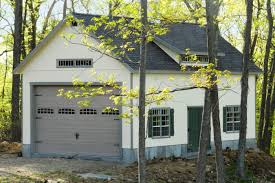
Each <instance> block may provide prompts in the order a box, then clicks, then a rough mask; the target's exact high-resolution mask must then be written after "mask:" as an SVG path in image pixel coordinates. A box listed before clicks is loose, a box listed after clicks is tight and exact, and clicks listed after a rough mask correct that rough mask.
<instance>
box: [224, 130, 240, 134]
mask: <svg viewBox="0 0 275 183" xmlns="http://www.w3.org/2000/svg"><path fill="white" fill-rule="evenodd" d="M224 133H227V134H231V133H240V131H229V132H224Z"/></svg>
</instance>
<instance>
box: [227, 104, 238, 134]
mask: <svg viewBox="0 0 275 183" xmlns="http://www.w3.org/2000/svg"><path fill="white" fill-rule="evenodd" d="M225 107H226V112H225V120H226V126H225V130H226V133H239V132H240V130H231V131H227V123H232V124H233V129H234V126H235V123H240V122H241V121H230V122H228V121H227V108H229V107H230V108H234V107H238V108H239V109H241V106H239V105H228V106H225ZM231 113H232V112H231ZM234 113H236V112H235V111H233V119H234ZM239 113H241V111H239Z"/></svg>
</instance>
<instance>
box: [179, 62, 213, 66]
mask: <svg viewBox="0 0 275 183" xmlns="http://www.w3.org/2000/svg"><path fill="white" fill-rule="evenodd" d="M208 64H209V63H208V62H186V61H181V62H180V65H186V66H207V65H208Z"/></svg>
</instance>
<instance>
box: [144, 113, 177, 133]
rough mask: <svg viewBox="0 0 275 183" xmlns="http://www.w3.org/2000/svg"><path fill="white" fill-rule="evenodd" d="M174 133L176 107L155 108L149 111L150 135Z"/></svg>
mask: <svg viewBox="0 0 275 183" xmlns="http://www.w3.org/2000/svg"><path fill="white" fill-rule="evenodd" d="M173 135H174V109H171V108H153V109H150V110H149V112H148V137H153V138H158V137H170V136H173Z"/></svg>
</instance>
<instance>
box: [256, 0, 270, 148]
mask: <svg viewBox="0 0 275 183" xmlns="http://www.w3.org/2000/svg"><path fill="white" fill-rule="evenodd" d="M267 17H268V24H269V30H268V38H267V42H266V49H265V57H264V76H263V84H262V99H261V107H260V119H259V129H258V147H259V148H260V149H262V150H263V149H264V147H263V146H264V144H263V128H264V121H265V107H266V90H267V82H268V81H267V79H268V59H269V56H270V47H271V41H272V28H273V20H272V12H271V7H270V0H267Z"/></svg>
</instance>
